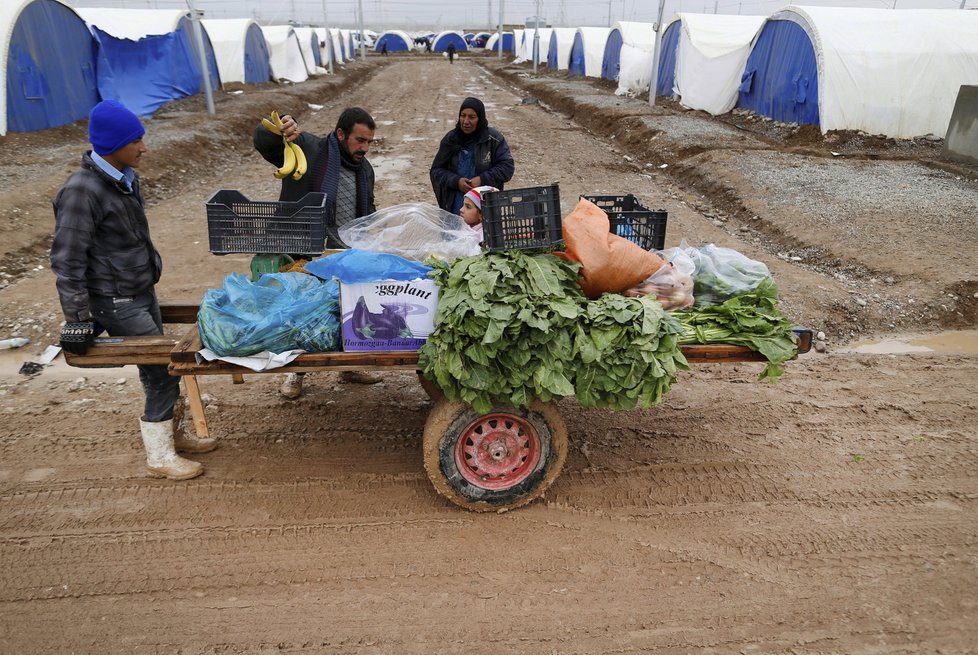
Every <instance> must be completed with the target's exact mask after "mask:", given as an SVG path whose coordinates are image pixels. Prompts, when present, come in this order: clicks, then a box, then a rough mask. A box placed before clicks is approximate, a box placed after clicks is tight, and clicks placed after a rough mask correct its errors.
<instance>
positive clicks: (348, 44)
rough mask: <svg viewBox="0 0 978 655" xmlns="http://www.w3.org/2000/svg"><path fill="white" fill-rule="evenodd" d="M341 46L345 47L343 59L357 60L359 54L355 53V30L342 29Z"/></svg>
mask: <svg viewBox="0 0 978 655" xmlns="http://www.w3.org/2000/svg"><path fill="white" fill-rule="evenodd" d="M340 44H341V45H342V46H343V57H344V58H345V59H347V60H351V59H356V58H357V53H356V52H354V51H353V30H345V29H343V28H340Z"/></svg>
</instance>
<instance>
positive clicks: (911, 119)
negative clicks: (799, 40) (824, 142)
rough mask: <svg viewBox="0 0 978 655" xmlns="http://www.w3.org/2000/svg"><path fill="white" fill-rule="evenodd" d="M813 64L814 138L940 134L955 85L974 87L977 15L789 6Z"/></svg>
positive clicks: (781, 16)
mask: <svg viewBox="0 0 978 655" xmlns="http://www.w3.org/2000/svg"><path fill="white" fill-rule="evenodd" d="M775 19H782V20H785V19H786V20H791V21H793V22H795V23H798V24H799V25H801V26H802V27H803V28H804V30H805V32H806V34H808V37H809V39H810V40H811V45H812V47H813V48H814V50H815V55H816V60H817V62H818V113H819V124H820V127H821V130H822V132H823V133H824V132H827V131H828V130H841V129H845V130H863V131H865V132H869V133H870V134H885V135H887V136H890V137H896V138H910V137H914V136H920V135H924V134H938V135H941V134H944V133H945V132H946V130H947V126H948V123H949V121H950V119H951V112H952V111H953V109H954V102H955V99H956V98H957V94H958V90H959V89H960V87H961V85H962V84H978V11H960V10H956V9H954V10H943V9H903V10H896V11H894V10H885V9H840V8H830V7H789V8H788V9H786V10H784V11H783V12H780V13H779V14H776V15H774V16H772V17H771V19H770V20H771V21H773V20H775Z"/></svg>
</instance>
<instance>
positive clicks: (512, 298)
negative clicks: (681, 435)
mask: <svg viewBox="0 0 978 655" xmlns="http://www.w3.org/2000/svg"><path fill="white" fill-rule="evenodd" d="M578 268H579V265H578V264H576V263H570V262H568V261H565V260H563V259H560V258H557V257H554V256H552V255H550V254H534V255H528V254H523V253H520V252H518V251H513V252H508V253H495V254H489V255H485V256H478V257H469V258H466V259H460V260H456V261H455V262H454V263H452V264H451V265H446V264H436V265H435V270H434V271H433V272H432V273H431V275H432V277H433V278H434V279H435V280H436V281H437V282H438V284H439V286H440V288H441V290H440V296H439V301H438V311H437V313H436V315H435V325H436V327H435V330H434V332H432V333H431V335H429V337H428V341H427V343H426V344H425V346H424V347H423V348H422V349H421V353H420V357H419V366H420V367H421V370H422V372H423V373H424V375H425V376H426V377H428V378H429V379H432V380H434V381H435V383H436V384H437V385H438V386H439V387H440V388H441V389H442V391H443V392H444V393H445V395H446V396H447V397H448V398H450V399H456V398H460V399H462V400H464V401H465V402H467V403H469V404H470V405H472V407H473V408H474V409H475V410H476V411H479V412H488V411H489V410H490V409H491V408H492V406H493V403H494V402H507V403H512V404H514V405H517V406H524V407H525V406H528V405H529V404H530V402H531V401H532V400H533V399H534V398H539V399H541V400H543V401H544V402H546V401H550V400H554V399H558V398H561V397H564V396H570V395H576V396H577V398H578V401H579V402H580V403H581V404H582V405H587V406H591V407H612V408H615V409H630V408H632V407H635V405H636V404H638V403H641V404H642V406H644V407H650V406H652V405H654V404H657V403H659V402H661V400H662V395H663V394H664V393H665V392H666V391H667V390H668V389H669V386H670V385H671V384H672V382H673V381H675V379H676V371H677V370H678V369H686V368H687V364H686V359H685V358H684V357H683V355H682V353H681V352H680V350H679V345H678V336H679V334H680V332H681V325H680V324H679V322H678V321H677V320H676V319H675V318H673V317H672V316H670V315H669V314H667V313H666V312H664V311H663V310H662V307H661V305H659V304H658V302H656V301H655V300H654V299H648V298H641V299H638V298H625V297H623V296H618V295H605V296H602V297H601V298H600V299H598V300H596V301H593V302H589V301H588V300H587V298H585V297H584V295H583V294H582V292H581V288H580V285H579V284H578Z"/></svg>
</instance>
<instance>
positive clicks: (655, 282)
mask: <svg viewBox="0 0 978 655" xmlns="http://www.w3.org/2000/svg"><path fill="white" fill-rule="evenodd" d="M625 295H626V296H630V297H633V298H638V297H640V296H655V299H656V300H658V301H659V304H661V305H662V308H663V309H664V310H666V311H667V312H671V311H678V310H682V309H689V308H690V307H692V306H693V277H692V276H691V275H690V274H689V273H684V272H683V270H682V268H681V267H680V266H677V265H676V264H674V263H672V262H668V263H666V265H665V266H663V267H662V268H660V269H659V270H657V271H656V272H655V273H653V274H652V275H651V276H650V277H649V278H648V279H646V280H644V281H643V282H641V283H639V284H637V285H636V286H634V287H632V288H631V289H629V290H628V291H626V292H625Z"/></svg>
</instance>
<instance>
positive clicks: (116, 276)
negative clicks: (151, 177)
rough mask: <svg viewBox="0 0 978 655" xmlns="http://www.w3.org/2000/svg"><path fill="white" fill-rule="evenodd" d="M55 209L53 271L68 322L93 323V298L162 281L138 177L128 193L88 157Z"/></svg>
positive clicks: (57, 198) (141, 289)
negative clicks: (90, 303) (92, 296)
mask: <svg viewBox="0 0 978 655" xmlns="http://www.w3.org/2000/svg"><path fill="white" fill-rule="evenodd" d="M53 204H54V220H55V226H54V242H53V243H52V244H51V270H52V271H54V274H55V277H56V284H57V288H58V297H59V298H60V300H61V310H62V312H63V313H64V317H65V320H66V321H88V320H91V316H92V314H91V308H90V306H89V296H91V295H98V296H109V297H117V296H135V295H138V294H140V293H142V292H144V291H147V290H149V289H151V288H152V287H153V285H155V284H156V283H157V282H159V280H160V274H161V273H162V272H163V261H162V260H161V259H160V254H159V253H158V252H157V251H156V248H155V247H154V246H153V241H152V240H151V239H150V235H149V222H148V221H147V220H146V212H145V211H144V208H143V197H142V195H140V193H139V177H138V176H137V177H136V179H135V180H134V181H133V190H132V191H129V189H127V188H126V184H125V182H123V181H118V182H117V181H115V180H113V179H112V178H111V177H109V176H108V175H106V174H105V172H104V171H102V170H101V169H99V167H98V166H97V165H96V164H95V162H93V161H92V158H91V157H90V156H89V154H88V153H86V154H85V155H83V156H82V164H81V168H80V169H78V170H77V171H75V172H74V173H72V174H71V177H69V178H68V181H67V182H65V184H64V186H63V187H61V189H60V190H59V191H58V194H57V195H56V196H55V197H54V203H53Z"/></svg>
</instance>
